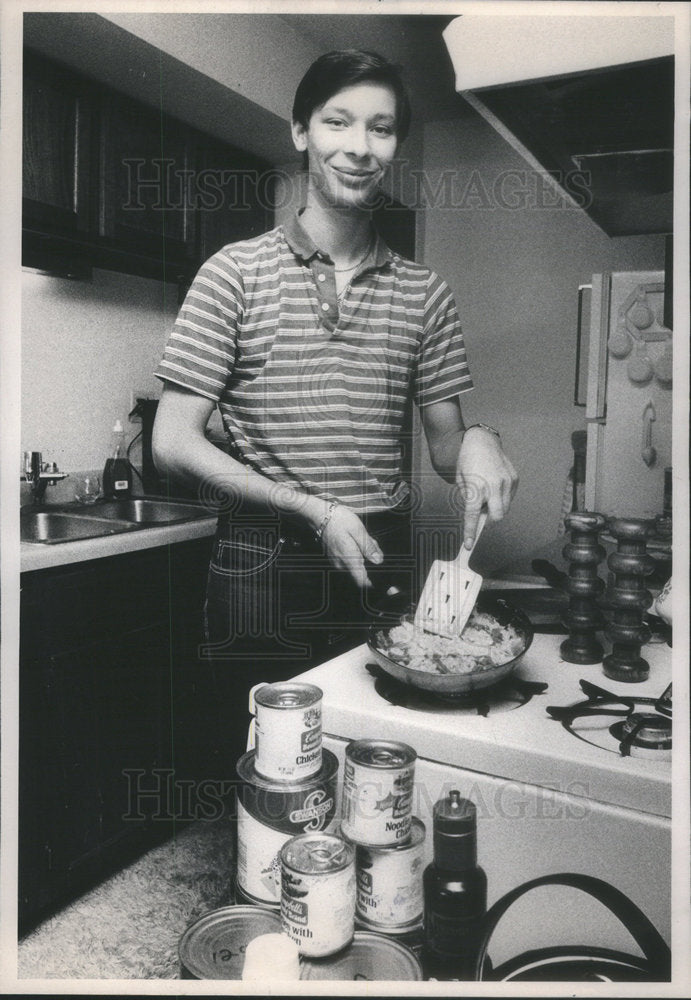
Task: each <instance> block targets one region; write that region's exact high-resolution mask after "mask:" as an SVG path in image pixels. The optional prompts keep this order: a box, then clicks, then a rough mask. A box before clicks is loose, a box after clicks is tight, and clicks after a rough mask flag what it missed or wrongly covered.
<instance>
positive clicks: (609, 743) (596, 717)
mask: <svg viewBox="0 0 691 1000" xmlns="http://www.w3.org/2000/svg"><path fill="white" fill-rule="evenodd" d="M580 685H581V689H582V691H583V693H584V694H585V695H586V696H587V700H586V701H580V702H577V703H576V704H575V705H566V706H560V705H548V706H547V713H548V715H550V716H551V717H552V718H553V719H555V720H556V721H557V722H561V724H562V726H563V727H564V728H565V729H566V730H567V731H568V732H570V733H571V734H572V735H573V736H575V737H577V738H578V739H580V740H583V741H584V742H586V743H590V744H591V745H593V746H599V747H601V748H602V749H603V750H608V751H610V752H612V753H618V754H619V755H620V756H622V757H632V756H633V757H648V758H654V759H657V760H670V759H671V752H672V719H671V717H670V716H667V715H660V714H659V710H660V703H661V701H662V699H660V698H644V697H641V696H635V695H634V696H630V695H621V694H613V693H612V692H611V691H606V690H605V689H603V688H600V687H598V686H597V685H596V684H591V683H590V682H589V681H585V680H581V682H580ZM665 693H666V692H665ZM669 701H670V704H671V698H670V699H669ZM669 711H670V715H671V707H670V710H669ZM612 719H616V720H617V721H615V722H612ZM598 723H600V725H598Z"/></svg>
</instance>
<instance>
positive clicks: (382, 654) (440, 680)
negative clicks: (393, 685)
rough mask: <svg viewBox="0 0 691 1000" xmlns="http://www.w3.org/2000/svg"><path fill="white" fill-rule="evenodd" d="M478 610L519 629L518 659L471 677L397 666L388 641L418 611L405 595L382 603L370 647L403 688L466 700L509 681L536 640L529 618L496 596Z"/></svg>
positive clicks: (484, 597)
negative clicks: (520, 649) (520, 638)
mask: <svg viewBox="0 0 691 1000" xmlns="http://www.w3.org/2000/svg"><path fill="white" fill-rule="evenodd" d="M475 607H476V609H477V611H480V612H483V613H485V614H488V615H491V616H492V617H493V618H494V619H496V621H497V622H498V624H499V625H502V626H505V625H512V626H513V628H515V629H516V631H517V632H518V634H519V635H520V636H521V637H522V638H523V640H524V643H525V645H524V648H523V650H522V652H520V653H519V654H518V656H515V657H514V658H513V659H511V660H508V661H507V662H506V663H501V664H497V665H496V666H492V667H487V668H485V669H479V670H476V671H473V672H472V673H469V674H468V673H466V674H455V673H450V674H437V673H430V672H429V671H426V670H415V669H414V668H413V667H410V666H404V665H403V664H402V663H398V662H396V660H393V659H392V658H391V657H390V656H388V655H387V653H386V648H387V646H388V645H389V644H390V643H389V638H388V637H389V634H390V632H391V629H392V628H395V627H396V626H397V625H400V624H401V622H402V621H405V620H408V621H412V619H413V617H414V615H415V607H414V606H412V607H411V606H410V603H409V601H408V600H406V598H405V595H403V594H402V593H401V592H398V593H396V594H394V595H392V596H391V597H390V598H389V597H387V598H384V600H382V601H380V602H379V605H378V613H377V615H376V617H375V618H374V620H373V622H372V624H371V625H370V628H369V632H368V636H367V645H368V646H369V649H370V652H371V653H372V656H373V657H374V659H375V660H376V662H377V664H378V665H379V666H380V667H381V668H382V670H384V671H385V672H386V673H387V674H389V675H390V676H391V677H394V678H395V679H396V680H397V681H400V682H401V683H402V684H408V685H410V686H411V687H414V688H418V689H419V690H422V691H430V692H432V693H433V694H437V695H439V696H440V697H442V698H454V697H463V696H465V695H467V694H470V693H471V692H472V691H479V690H480V689H481V688H486V687H490V686H491V685H492V684H496V683H497V682H498V681H500V680H502V679H503V678H504V677H508V675H509V674H510V673H511V672H512V671H513V670H514V669H515V668H516V666H517V665H518V664H519V663H520V661H521V660H522V658H523V656H524V655H525V653H526V651H527V650H528V648H529V647H530V644H531V643H532V641H533V636H534V631H533V626H532V625H531V623H530V621H529V619H528V618H527V617H526V615H524V614H523V612H522V611H519V610H518V609H517V608H514V607H512V606H511V605H510V604H509V603H508V602H507V601H505V600H503V598H501V597H500V596H498V594H496V593H493V592H489V591H486V592H482V593H481V594H480V596H479V598H478V601H477V604H476V605H475Z"/></svg>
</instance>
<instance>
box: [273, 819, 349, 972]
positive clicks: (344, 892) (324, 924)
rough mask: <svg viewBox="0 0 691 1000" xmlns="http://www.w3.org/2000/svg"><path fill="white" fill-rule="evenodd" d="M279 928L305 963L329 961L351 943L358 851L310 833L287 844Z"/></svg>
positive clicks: (339, 840)
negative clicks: (326, 959) (320, 959)
mask: <svg viewBox="0 0 691 1000" xmlns="http://www.w3.org/2000/svg"><path fill="white" fill-rule="evenodd" d="M281 924H282V927H283V931H284V933H286V934H287V935H288V937H290V938H291V939H292V940H293V941H295V943H296V944H297V945H299V947H300V953H301V954H302V955H304V956H305V957H306V958H326V957H328V956H329V955H333V954H335V953H336V952H339V951H341V950H342V949H343V948H345V947H346V946H347V945H349V944H350V942H351V941H352V940H353V935H354V933H355V852H354V850H353V847H352V846H351V845H350V844H348V843H347V842H346V841H345V840H343V839H342V838H341V837H336V836H334V835H332V834H327V833H309V834H303V835H302V836H299V837H294V838H293V839H292V840H289V841H288V842H287V843H286V844H284V845H283V847H282V848H281Z"/></svg>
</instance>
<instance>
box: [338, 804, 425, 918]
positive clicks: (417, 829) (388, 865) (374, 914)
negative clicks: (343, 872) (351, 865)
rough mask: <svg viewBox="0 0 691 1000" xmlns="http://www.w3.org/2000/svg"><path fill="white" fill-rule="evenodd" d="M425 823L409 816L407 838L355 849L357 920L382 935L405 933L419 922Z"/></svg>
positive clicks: (421, 900) (359, 846) (360, 846)
mask: <svg viewBox="0 0 691 1000" xmlns="http://www.w3.org/2000/svg"><path fill="white" fill-rule="evenodd" d="M424 842H425V824H424V823H423V822H422V821H421V820H419V819H417V818H416V817H413V819H412V824H411V828H410V838H409V839H408V840H407V841H406V842H405V843H403V844H394V845H392V846H391V847H365V846H364V845H361V844H358V845H357V846H356V848H355V874H356V879H357V896H356V907H355V912H356V915H357V918H358V923H359V924H360V925H361V926H364V927H366V928H367V930H372V931H380V932H381V933H384V934H405V933H407V932H408V931H410V930H412V929H414V928H416V927H418V926H419V924H420V923H421V921H422V914H423V909H424V901H423V890H422V872H423V867H424V860H423V850H424Z"/></svg>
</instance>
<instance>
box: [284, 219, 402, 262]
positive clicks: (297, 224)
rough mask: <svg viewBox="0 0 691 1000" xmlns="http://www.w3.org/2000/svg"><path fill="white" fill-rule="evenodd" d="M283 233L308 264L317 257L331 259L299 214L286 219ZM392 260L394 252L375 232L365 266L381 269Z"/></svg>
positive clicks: (298, 254) (296, 252)
mask: <svg viewBox="0 0 691 1000" xmlns="http://www.w3.org/2000/svg"><path fill="white" fill-rule="evenodd" d="M283 232H284V234H285V238H286V240H287V241H288V246H289V247H290V249H291V250H292V251H293V253H295V254H297V256H298V257H302V259H303V260H304V261H306V262H308V261H310V260H312V258H313V257H315V256H318V257H322V258H326V259H327V260H328V259H329V255H328V254H327V253H326V252H325V251H323V250H320V249H319V247H318V246H317V244H316V243H315V242H314V240H313V239H312V237H311V236H310V235H309V233H308V232H307V230H306V229H305V227H304V226H303V225H302V222H301V221H300V213H299V212H295V214H294V215H291V216H289V217H288V218H287V219H286V221H285V222H284V223H283ZM392 258H393V253H392V251H391V250H390V249H389V247H388V246H387V245H386V243H385V242H384V240H383V239H382V238H381V236H380V235H379V233H377V232H375V240H374V246H373V247H372V249H371V251H370V252H369V254H368V256H367V259H366V261H363V264H366V265H367V267H381V266H382V265H383V264H386V262H387V261H389V260H391V259H392Z"/></svg>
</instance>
